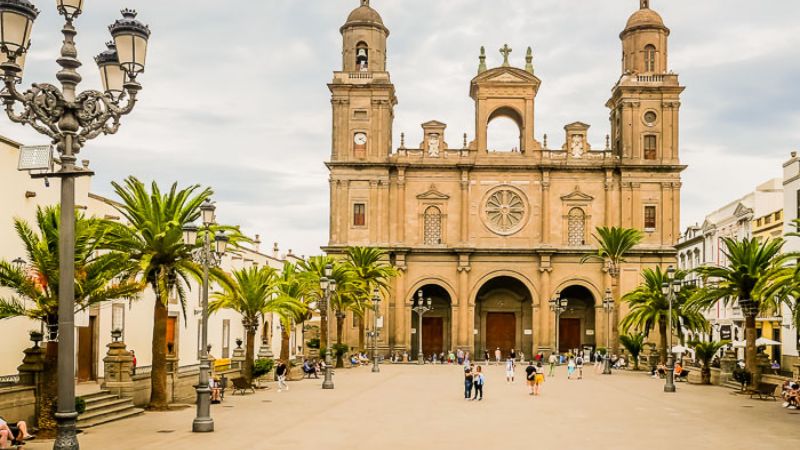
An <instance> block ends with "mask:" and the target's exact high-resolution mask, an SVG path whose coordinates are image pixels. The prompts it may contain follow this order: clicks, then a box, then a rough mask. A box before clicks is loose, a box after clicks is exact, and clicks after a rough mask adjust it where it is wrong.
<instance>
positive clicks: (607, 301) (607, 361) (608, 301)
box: [603, 288, 614, 375]
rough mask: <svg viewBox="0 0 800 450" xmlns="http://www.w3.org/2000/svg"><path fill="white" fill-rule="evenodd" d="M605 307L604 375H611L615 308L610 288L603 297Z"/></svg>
mask: <svg viewBox="0 0 800 450" xmlns="http://www.w3.org/2000/svg"><path fill="white" fill-rule="evenodd" d="M603 309H604V310H605V312H606V354H605V355H603V375H611V312H612V311H613V310H614V297H612V295H611V289H608V288H606V296H605V297H604V298H603Z"/></svg>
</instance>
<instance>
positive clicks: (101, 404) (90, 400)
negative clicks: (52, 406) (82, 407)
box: [78, 391, 144, 429]
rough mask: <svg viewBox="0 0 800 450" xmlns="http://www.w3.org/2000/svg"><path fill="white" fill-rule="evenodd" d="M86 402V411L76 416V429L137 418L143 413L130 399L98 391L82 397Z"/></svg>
mask: <svg viewBox="0 0 800 450" xmlns="http://www.w3.org/2000/svg"><path fill="white" fill-rule="evenodd" d="M83 399H84V400H85V401H86V411H84V412H83V414H81V415H80V416H78V428H81V429H83V428H90V427H95V426H97V425H101V424H104V423H108V422H113V421H115V420H120V419H126V418H128V417H133V416H137V415H139V414H141V413H143V412H144V410H143V409H141V408H137V407H136V406H134V404H133V400H132V399H130V398H120V397H118V396H116V395H112V394H110V393H108V391H100V392H97V393H94V394H90V395H87V396H85V397H83Z"/></svg>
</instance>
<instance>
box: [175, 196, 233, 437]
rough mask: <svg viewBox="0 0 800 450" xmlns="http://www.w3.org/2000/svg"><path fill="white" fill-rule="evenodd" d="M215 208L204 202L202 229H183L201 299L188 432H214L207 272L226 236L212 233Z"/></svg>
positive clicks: (218, 259)
mask: <svg viewBox="0 0 800 450" xmlns="http://www.w3.org/2000/svg"><path fill="white" fill-rule="evenodd" d="M215 210H216V206H214V204H213V203H212V202H211V199H206V200H205V202H203V204H202V205H201V206H200V213H201V220H202V221H203V226H202V228H198V227H197V226H196V225H194V224H187V225H184V227H183V243H184V245H186V246H188V247H190V248H191V249H192V259H194V260H195V261H196V262H198V263H199V264H201V265H202V266H203V300H202V305H201V309H202V315H203V316H202V320H201V325H200V327H201V334H200V349H201V350H200V375H199V382H198V383H197V387H196V388H195V392H196V393H197V415H196V416H195V418H194V421H193V422H192V431H194V432H198V433H207V432H211V431H214V419H213V418H212V417H211V388H210V387H209V385H208V378H209V373H210V371H211V363H210V361H209V360H208V354H209V352H210V351H211V346H210V345H209V344H208V285H209V282H208V272H209V270H210V268H211V267H219V265H220V263H221V262H222V257H223V256H224V255H225V251H226V250H227V246H228V237H227V236H225V234H224V233H223V232H222V231H217V233H216V234H214V230H213V227H214V225H216V224H215V222H214V220H215V216H214V211H215ZM200 231H202V238H203V241H202V243H201V245H200V246H198V245H197V238H198V235H199V234H200ZM212 236H213V238H214V247H213V248H212V247H211V238H212Z"/></svg>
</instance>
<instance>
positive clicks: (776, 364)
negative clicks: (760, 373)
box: [770, 360, 781, 375]
mask: <svg viewBox="0 0 800 450" xmlns="http://www.w3.org/2000/svg"><path fill="white" fill-rule="evenodd" d="M770 368H771V369H772V373H774V374H775V375H780V373H781V363H779V362H778V361H777V360H772V365H771V366H770Z"/></svg>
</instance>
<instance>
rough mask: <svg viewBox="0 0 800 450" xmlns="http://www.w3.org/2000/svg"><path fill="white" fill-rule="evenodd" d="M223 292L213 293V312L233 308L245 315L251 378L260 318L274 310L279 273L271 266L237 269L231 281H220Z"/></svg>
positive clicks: (247, 365)
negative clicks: (273, 300) (273, 298)
mask: <svg viewBox="0 0 800 450" xmlns="http://www.w3.org/2000/svg"><path fill="white" fill-rule="evenodd" d="M220 284H221V286H222V290H221V291H216V292H214V293H213V294H212V295H211V298H212V299H213V301H212V302H211V303H209V305H208V308H209V311H210V312H211V313H214V312H217V311H219V310H220V309H231V310H233V311H236V312H237V313H239V314H240V315H241V316H242V325H243V326H244V329H245V342H246V344H245V361H244V371H243V375H244V378H245V379H246V380H247V382H248V383H250V382H251V381H252V375H253V359H254V355H255V339H256V331H257V330H258V324H259V320H261V321H262V322H263V319H264V315H265V314H267V313H268V312H271V306H272V305H271V302H272V297H273V296H274V294H275V292H276V289H275V287H276V284H277V274H276V271H275V269H273V268H271V267H267V266H265V267H251V268H247V269H239V270H236V271H234V272H233V273H232V274H231V276H230V277H229V278H228V280H226V281H223V282H221V283H220Z"/></svg>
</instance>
